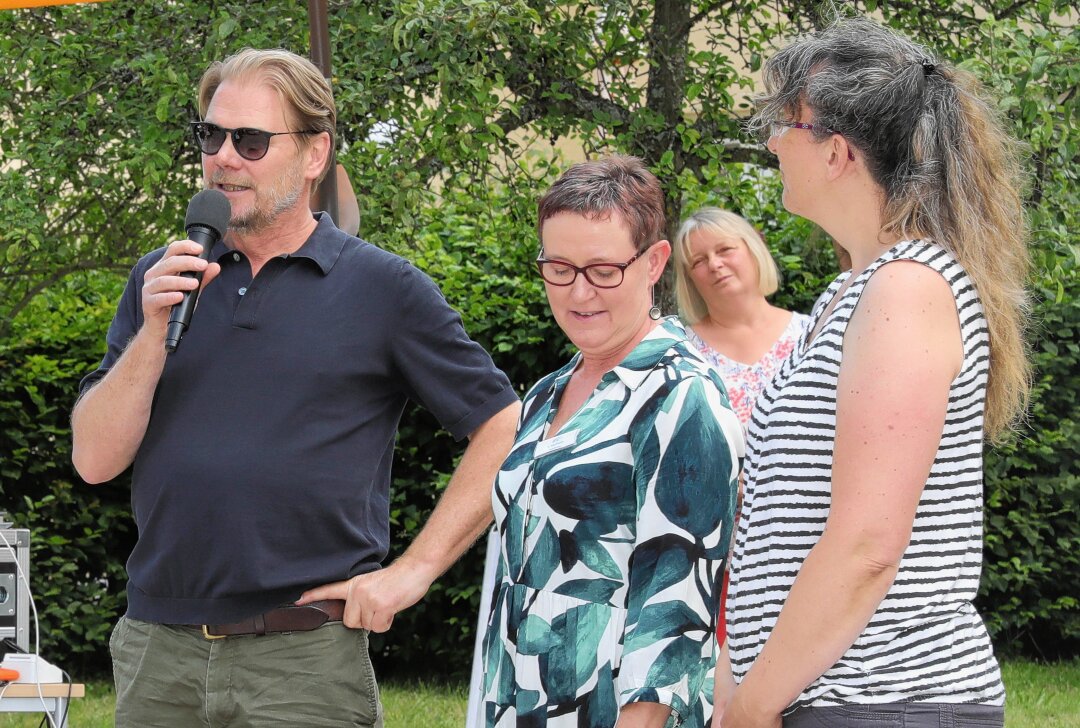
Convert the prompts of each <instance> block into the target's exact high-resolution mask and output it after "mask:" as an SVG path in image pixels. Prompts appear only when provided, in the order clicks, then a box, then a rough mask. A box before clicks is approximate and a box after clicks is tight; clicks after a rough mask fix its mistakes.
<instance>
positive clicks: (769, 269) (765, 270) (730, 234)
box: [673, 207, 780, 326]
mask: <svg viewBox="0 0 1080 728" xmlns="http://www.w3.org/2000/svg"><path fill="white" fill-rule="evenodd" d="M695 232H704V233H712V234H713V235H717V236H720V237H723V238H732V239H734V240H741V241H742V242H744V243H746V248H747V250H749V251H750V255H751V256H752V257H753V259H754V262H755V263H756V264H757V271H758V290H759V291H760V292H761V295H762V296H771V295H772V294H774V293H776V289H777V288H778V287H779V286H780V272H779V270H778V269H777V267H776V261H774V260H773V257H772V254H771V253H769V248H768V247H767V246H766V245H765V239H764V238H763V237H761V234H760V233H759V232H758V231H757V230H755V229H754V226H753V225H751V224H750V223H749V222H747V220H746V218H744V217H742V216H740V215H736V214H735V213H734V212H729V211H727V210H721V209H720V208H718V207H703V208H701V209H700V210H698V211H697V212H695V213H694V214H692V215H690V217H688V218H686V219H685V220H683V223H682V225H680V226H679V232H677V233H676V234H675V240H674V245H673V247H674V248H675V300H676V302H677V303H678V306H679V316H681V317H682V319H683V321H685V322H686V323H687V324H689V325H691V326H693V325H694V324H696V323H697V322H698V321H701V320H702V319H703V318H705V317H706V316H708V315H709V307H708V306H707V305H706V304H705V299H704V298H702V297H701V294H700V293H698V290H697V286H695V285H694V282H693V281H692V280H690V258H691V252H690V236H691V235H692V234H693V233H695Z"/></svg>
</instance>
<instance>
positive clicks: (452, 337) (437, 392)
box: [390, 261, 517, 440]
mask: <svg viewBox="0 0 1080 728" xmlns="http://www.w3.org/2000/svg"><path fill="white" fill-rule="evenodd" d="M398 274H399V280H398V285H397V286H396V287H395V288H396V291H397V305H396V306H395V309H394V312H395V320H394V322H393V325H392V327H391V329H390V330H391V334H390V341H391V350H392V352H393V359H394V365H395V367H396V368H397V371H398V372H400V374H401V375H402V378H403V386H404V387H405V389H406V391H407V392H408V394H409V397H410V398H411V399H413V400H414V401H416V402H417V403H419V404H421V405H422V406H423V407H424V408H425V409H427V410H428V411H430V412H431V413H432V414H434V415H435V417H436V418H437V419H438V420H439V423H440V424H441V425H442V426H443V428H445V429H446V430H447V431H448V432H449V433H450V434H451V435H453V436H454V438H456V439H458V440H461V439H463V438H465V437H467V436H468V435H469V434H470V433H471V432H473V431H474V430H475V429H476V428H478V427H479V426H480V425H482V424H483V423H484V422H486V421H487V420H488V419H489V418H490V417H491V416H492V415H494V414H496V413H497V412H499V411H501V410H502V409H504V408H505V407H507V406H508V405H510V404H511V403H513V402H515V401H517V395H516V394H515V393H514V389H513V386H512V385H511V384H510V380H509V379H507V377H506V375H505V374H503V373H502V371H500V370H499V369H498V368H497V367H496V366H495V363H494V362H493V361H492V360H491V356H490V355H489V354H488V353H487V352H486V351H485V350H484V348H483V347H481V346H480V345H479V344H477V343H476V342H475V341H473V340H472V339H470V338H469V336H468V334H466V333H465V327H464V326H463V325H462V322H461V316H459V315H458V313H457V311H455V310H454V309H453V308H451V307H450V304H448V303H447V302H446V299H445V298H444V297H443V295H442V292H441V291H440V290H439V288H438V286H436V285H435V283H434V281H432V280H431V278H429V277H428V276H426V275H424V274H423V273H422V272H420V271H419V270H417V269H416V268H415V267H414V266H413V265H412V264H410V263H408V262H407V261H403V262H402V264H401V267H400V269H399V271H398Z"/></svg>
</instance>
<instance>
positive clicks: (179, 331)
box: [165, 190, 232, 354]
mask: <svg viewBox="0 0 1080 728" xmlns="http://www.w3.org/2000/svg"><path fill="white" fill-rule="evenodd" d="M230 217H232V207H231V206H230V205H229V198H227V197H226V196H225V195H224V194H223V193H221V192H220V191H218V190H203V191H202V192H200V193H199V194H197V195H195V196H194V197H192V198H191V202H189V203H188V208H187V217H186V218H184V229H185V230H186V231H187V236H188V239H189V240H193V241H195V242H196V243H198V244H199V245H201V246H202V253H200V254H199V257H200V258H202V259H203V260H210V250H211V249H212V248H213V247H214V245H215V244H216V243H217V241H219V240H221V239H222V238H223V237H225V231H226V230H227V229H228V227H229V218H230ZM180 275H182V276H184V277H185V278H194V279H195V280H197V281H199V282H200V283H202V276H203V274H202V271H198V272H195V271H184V272H183V273H181V274H180ZM198 299H199V289H198V288H195V290H192V291H184V299H183V300H182V301H180V303H178V304H176V305H175V306H173V307H172V313H170V314H169V328H168V330H167V332H166V334H165V351H167V352H169V353H170V354H171V353H172V352H174V351H176V347H178V346H180V339H182V338H183V337H184V332H185V331H187V328H188V326H189V325H190V324H191V313H192V312H193V311H194V310H195V302H196V301H198Z"/></svg>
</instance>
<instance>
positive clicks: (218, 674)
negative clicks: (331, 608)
mask: <svg viewBox="0 0 1080 728" xmlns="http://www.w3.org/2000/svg"><path fill="white" fill-rule="evenodd" d="M109 649H110V652H111V653H112V659H113V679H114V680H115V682H116V726H117V728H286V726H288V727H289V728H296V727H297V726H304V728H324V727H325V728H339V727H340V728H345V726H349V727H363V728H382V725H383V720H382V704H381V703H380V702H379V689H378V686H377V684H376V682H375V672H374V670H373V669H372V666H371V659H370V657H369V656H368V635H367V632H366V631H365V630H359V629H356V630H354V629H348V628H346V627H345V626H344V625H342V624H341V623H340V622H337V623H331V624H325V625H323V626H322V627H319V628H318V629H315V630H312V631H310V632H291V633H284V634H268V635H262V636H255V635H242V636H235V637H225V638H222V639H213V640H208V639H206V638H205V637H204V636H203V634H202V631H201V630H200V629H199V628H197V627H188V626H182V625H162V624H151V623H149V622H141V621H138V620H133V619H128V618H127V617H121V618H120V621H119V622H118V623H117V625H116V627H115V629H114V630H113V634H112V638H111V639H110V641H109Z"/></svg>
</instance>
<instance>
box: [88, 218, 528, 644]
mask: <svg viewBox="0 0 1080 728" xmlns="http://www.w3.org/2000/svg"><path fill="white" fill-rule="evenodd" d="M317 217H318V226H317V227H316V229H315V232H314V233H312V235H311V237H310V238H309V239H308V240H307V241H306V242H305V243H304V245H303V247H301V248H300V249H299V250H297V251H296V252H295V253H292V254H290V255H283V256H280V257H277V258H272V259H271V260H269V261H267V262H266V264H265V265H264V266H263V268H262V269H261V270H260V271H259V274H258V276H256V277H255V278H254V280H253V279H252V278H251V267H250V265H249V263H248V261H247V259H246V258H245V257H244V255H243V254H242V253H239V252H235V251H232V250H229V249H228V248H227V247H226V246H225V245H224V244H223V243H222V244H219V245H218V246H216V247H215V249H214V251H213V258H214V259H216V260H217V261H218V262H219V263H220V264H221V274H220V275H219V276H218V277H217V278H216V279H215V280H214V281H212V282H211V283H210V284H209V285H208V286H207V287H206V289H205V290H204V291H203V293H202V295H201V297H200V299H199V305H198V307H197V308H196V309H195V313H194V316H193V317H192V321H191V327H190V328H189V329H188V331H187V333H186V334H185V335H184V339H183V341H182V342H181V344H180V347H179V348H178V350H177V351H176V352H175V353H173V354H170V355H169V356H168V358H167V360H166V364H165V370H164V373H163V374H162V376H161V380H160V382H159V384H158V386H157V390H156V392H155V394H154V402H153V409H152V412H151V415H150V422H149V426H148V427H147V431H146V436H145V437H144V438H143V441H142V444H141V445H140V447H139V450H138V453H137V455H136V457H135V462H134V467H133V474H132V491H131V503H132V509H133V511H134V516H135V521H136V523H137V525H138V529H139V539H138V543H137V545H136V546H135V549H134V551H133V552H132V554H131V558H130V560H129V561H128V565H127V568H128V579H129V581H128V616H130V617H132V618H135V619H141V620H144V621H149V622H159V623H178V624H200V623H221V622H231V621H235V620H238V619H242V618H245V617H247V616H250V615H253V614H258V613H260V612H263V611H266V610H267V609H269V608H271V607H274V606H277V605H279V604H281V603H284V602H289V601H293V600H295V599H296V598H297V597H299V595H300V593H301V592H302V591H303V590H304V589H306V588H309V587H312V586H315V585H318V584H324V583H328V582H332V581H337V580H340V579H345V578H348V577H350V576H354V575H356V574H360V573H364V572H367V571H371V570H373V569H377V568H378V567H379V564H380V562H381V561H382V560H383V558H385V556H386V553H387V548H388V545H389V538H390V536H389V491H390V465H391V461H392V459H393V450H394V439H395V435H396V432H397V425H398V420H399V419H400V416H401V413H402V410H403V409H404V407H405V404H406V401H407V400H410V399H411V400H413V401H415V402H418V403H419V404H421V405H422V406H424V407H426V408H427V409H428V410H430V411H431V412H432V413H433V414H434V415H435V416H436V417H437V418H438V420H439V422H440V423H441V424H442V425H443V427H445V428H446V429H447V430H448V431H449V432H450V433H451V434H452V435H453V436H454V437H456V438H458V439H461V438H464V437H466V436H467V435H468V434H469V433H471V432H472V431H473V430H475V429H476V428H477V427H478V426H480V425H481V424H483V423H484V422H485V421H487V419H488V418H489V417H491V416H492V415H493V414H495V413H496V412H498V411H500V410H502V409H503V408H505V407H506V406H507V405H509V404H510V403H512V402H514V401H515V400H516V399H517V397H516V395H515V393H514V391H513V388H512V387H511V385H510V382H509V381H508V380H507V378H506V376H505V375H504V374H503V373H502V372H501V371H499V370H498V369H497V368H496V367H495V365H494V364H493V363H492V361H491V357H490V356H488V354H487V352H485V351H484V350H483V348H481V347H480V346H479V345H478V344H476V343H475V342H474V341H472V340H471V339H469V337H468V336H467V335H466V333H465V330H464V328H463V327H462V324H461V318H460V316H458V314H457V313H456V312H455V311H454V310H453V309H452V308H450V306H449V305H448V304H447V302H446V300H445V299H444V298H443V296H442V293H441V292H440V291H439V289H438V287H437V286H436V285H435V284H434V283H433V282H432V281H431V279H430V278H428V277H427V276H426V275H424V274H423V273H421V272H420V271H418V270H417V269H416V268H414V267H413V266H412V265H411V264H410V263H409V262H408V261H406V260H404V259H403V258H400V257H398V256H396V255H392V254H391V253H387V252H386V251H383V250H380V249H379V248H377V247H375V246H373V245H370V244H369V243H366V242H364V241H362V240H360V239H358V238H355V237H352V236H349V235H346V234H345V233H343V232H341V231H340V230H338V229H337V228H335V227H334V226H333V224H332V223H331V222H330V221H329V218H328V217H326V216H325V215H321V216H317ZM163 252H164V251H163V249H162V250H157V251H154V252H153V253H150V254H149V255H147V256H145V257H144V258H142V259H141V260H140V261H139V262H138V264H136V266H135V268H134V269H133V270H132V272H131V276H130V278H129V280H128V285H127V288H126V290H125V291H124V295H123V298H122V299H121V300H120V305H119V307H118V310H117V312H116V317H115V318H114V319H113V322H112V325H111V327H110V328H109V334H108V352H107V353H106V355H105V358H104V360H103V361H102V363H101V366H100V368H98V369H97V370H96V371H95V372H93V373H92V374H90V375H89V376H87V377H86V378H85V379H84V380H83V382H82V385H81V388H82V389H83V390H85V389H86V388H88V387H90V386H92V385H93V384H94V383H95V382H97V381H98V380H99V379H100V378H101V377H103V376H104V375H105V373H106V372H108V370H109V368H110V367H111V366H112V365H113V364H114V363H115V362H116V360H117V358H118V357H119V356H120V354H121V353H122V352H123V349H124V347H125V346H126V345H127V342H128V341H129V340H130V339H131V337H132V336H134V335H135V333H136V331H138V328H139V327H140V326H141V325H142V305H141V301H140V298H141V288H142V282H143V275H144V273H145V272H146V270H147V269H148V268H149V267H150V266H151V265H153V264H154V263H155V262H156V261H157V260H159V259H160V258H161V256H162V255H163Z"/></svg>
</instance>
